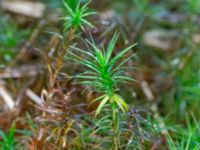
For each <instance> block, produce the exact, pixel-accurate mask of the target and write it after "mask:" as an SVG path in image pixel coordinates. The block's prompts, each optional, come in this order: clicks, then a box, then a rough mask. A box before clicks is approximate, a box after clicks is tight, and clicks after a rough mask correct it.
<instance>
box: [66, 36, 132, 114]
mask: <svg viewBox="0 0 200 150" xmlns="http://www.w3.org/2000/svg"><path fill="white" fill-rule="evenodd" d="M117 39H118V34H115V35H114V36H113V38H112V40H111V41H110V42H109V45H108V47H107V49H106V50H104V49H100V48H99V47H98V46H97V45H96V44H95V43H94V41H93V42H92V43H91V42H89V41H87V43H88V44H89V45H90V46H91V47H92V49H93V50H91V51H84V50H82V49H79V48H77V47H73V46H72V47H71V48H72V51H69V54H70V55H71V56H72V57H70V58H69V59H72V60H74V59H76V61H77V62H78V63H80V64H82V65H83V66H85V67H86V68H88V70H86V71H85V72H83V73H81V74H79V75H77V76H75V77H76V78H78V79H79V80H80V81H79V82H78V83H81V84H84V85H90V86H92V87H93V88H94V91H96V92H99V93H102V95H101V96H100V97H97V98H96V99H94V100H93V101H92V102H96V101H100V104H99V106H98V108H97V110H96V115H98V114H99V113H100V112H101V110H102V108H103V107H104V106H105V105H106V104H107V103H109V104H110V106H111V107H113V106H114V107H116V106H118V108H120V109H121V110H122V111H123V112H125V111H127V110H128V106H127V104H126V102H125V100H124V99H123V98H122V97H121V96H120V95H118V94H117V91H118V88H117V84H118V83H120V82H127V81H130V80H131V81H133V79H132V78H130V77H127V76H124V75H123V73H124V70H125V69H126V67H124V64H125V63H126V62H127V61H129V60H130V59H131V58H132V57H133V56H134V55H135V54H133V55H131V56H129V57H128V58H125V59H124V60H122V58H123V57H124V55H125V54H126V53H127V52H128V51H130V50H131V49H132V48H133V47H134V46H135V45H136V44H133V45H131V46H129V47H128V48H126V49H124V50H122V51H121V52H119V53H118V54H116V55H115V56H114V57H113V58H112V54H113V50H114V48H115V44H116V41H117ZM80 53H82V54H83V55H84V56H85V57H84V58H82V57H80ZM120 60H122V61H120Z"/></svg>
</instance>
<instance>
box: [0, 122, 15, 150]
mask: <svg viewBox="0 0 200 150" xmlns="http://www.w3.org/2000/svg"><path fill="white" fill-rule="evenodd" d="M15 131H16V128H15V125H12V127H11V129H10V130H9V132H8V133H4V132H3V131H1V130H0V148H1V150H14V149H15V145H16V141H15V138H14V135H15Z"/></svg>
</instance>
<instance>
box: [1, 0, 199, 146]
mask: <svg viewBox="0 0 200 150" xmlns="http://www.w3.org/2000/svg"><path fill="white" fill-rule="evenodd" d="M72 2H73V1H72ZM86 2H87V1H86V0H82V1H81V4H84V3H86ZM89 10H93V11H95V12H97V14H96V15H92V16H90V17H88V18H87V19H88V20H89V21H90V22H91V23H92V24H93V25H94V26H95V27H96V28H93V29H91V28H90V27H85V32H81V33H80V34H79V36H80V37H81V38H82V39H90V36H92V37H93V39H94V40H95V42H96V43H97V44H99V45H101V44H105V45H107V43H108V41H109V40H111V38H112V36H113V34H114V33H115V32H116V31H118V32H119V33H120V39H119V40H118V42H117V48H116V49H117V50H119V49H120V48H125V47H127V46H128V45H130V44H133V43H137V46H136V47H135V48H134V49H133V50H132V53H135V54H136V55H135V57H134V59H132V60H131V61H129V62H128V64H127V65H128V66H134V68H131V69H128V72H126V74H127V75H128V76H130V77H132V78H134V79H135V80H136V81H137V82H133V83H129V84H128V85H120V89H121V90H120V95H122V96H123V97H124V98H125V99H126V101H127V103H128V104H129V105H130V107H131V111H132V113H134V116H135V120H134V121H135V122H138V123H139V124H140V123H141V124H140V125H139V126H138V128H137V129H135V130H137V131H132V132H134V133H135V134H134V138H135V143H136V145H140V148H138V149H145V150H150V149H151V150H165V149H166V150H167V149H170V150H181V149H184V150H194V149H196V150H198V149H200V145H199V143H200V120H199V117H200V109H199V106H200V28H199V26H200V0H92V1H91V3H90V4H89ZM65 13H66V12H65V10H64V9H63V1H61V0H1V1H0V148H1V147H2V149H3V150H11V149H49V150H50V149H52V150H53V149H59V148H60V149H73V148H74V147H76V146H77V145H79V149H80V150H82V149H83V150H84V149H100V146H99V145H98V144H94V142H91V139H90V138H89V137H90V136H89V135H90V134H89V132H90V131H91V130H93V128H92V125H91V124H92V121H91V120H92V119H91V118H90V117H89V116H87V115H88V114H90V113H91V112H92V111H94V110H95V109H96V107H97V105H95V104H94V105H91V106H89V104H88V103H89V102H90V101H91V100H92V99H94V98H95V97H96V96H97V95H98V94H97V93H94V92H84V93H83V91H84V89H85V87H83V86H81V85H74V84H73V79H70V78H69V76H71V75H75V74H77V73H79V72H80V70H81V69H82V68H81V67H79V66H77V64H74V63H72V62H69V61H67V60H66V59H64V60H63V62H62V69H60V70H59V74H56V77H55V76H54V75H55V74H52V72H49V70H48V69H49V67H50V68H52V70H56V69H57V68H58V67H59V66H57V65H55V64H57V59H56V58H57V53H56V50H57V49H59V48H60V45H61V44H60V43H62V42H64V43H65V42H67V41H62V42H61V41H60V38H59V34H62V33H64V25H63V21H62V20H61V17H62V16H63V14H65ZM74 43H77V44H78V45H79V47H82V48H83V49H84V48H85V47H84V46H83V45H84V42H83V40H81V39H78V38H77V39H75V40H73V42H72V45H73V44H74ZM116 53H117V51H116ZM130 55H131V54H130ZM52 80H53V81H54V80H56V82H55V83H54V84H55V85H54V86H50V84H51V81H52ZM50 87H51V88H50ZM87 88H88V89H90V87H87ZM50 97H51V98H52V97H53V102H52V101H48V99H49V98H50ZM61 99H62V101H61ZM54 111H59V112H62V113H64V115H63V114H62V115H59V116H57V115H55V114H53V113H54ZM85 116H87V117H85ZM71 118H73V119H71ZM63 121H64V123H63ZM145 121H146V122H149V123H150V124H151V125H153V127H155V131H151V127H146V126H147V124H146V123H145ZM66 122H67V124H66ZM72 122H76V123H77V124H78V125H76V126H77V127H76V126H75V125H74V126H75V127H76V129H74V130H76V131H74V132H75V133H76V132H77V133H76V134H75V133H70V135H69V139H70V142H69V143H67V144H66V141H65V140H63V138H65V137H66V135H65V132H66V130H67V129H68V128H72V127H71V126H70V123H71V124H73V123H72ZM127 122H128V121H127ZM80 124H81V125H80ZM79 125H80V126H79ZM66 126H68V127H66ZM63 128H64V130H63ZM77 128H78V129H77ZM139 128H145V132H140V131H139ZM131 130H132V129H131ZM77 134H79V136H78V137H79V138H78V139H79V140H77ZM72 137H76V142H74V141H73V140H72V139H74V138H72ZM86 137H87V139H84V138H86ZM98 138H101V136H100V137H98ZM81 140H83V141H84V142H83V143H84V144H85V145H84V146H85V147H84V146H80V143H81V142H80V141H81ZM64 141H65V142H64ZM78 141H79V142H80V143H78ZM87 142H88V143H90V144H91V145H93V146H94V147H93V146H91V145H90V144H86V143H87ZM63 144H64V146H63ZM132 144H133V145H134V143H132ZM60 145H61V146H60ZM66 145H67V146H66ZM71 145H73V146H71ZM74 145H76V146H74ZM141 145H142V146H141ZM98 146H99V147H98ZM61 147H63V148H61ZM77 147H78V146H77ZM141 147H142V148H141ZM134 148H135V149H137V148H136V147H134V146H133V147H132V148H128V149H130V150H132V149H134ZM74 149H75V148H74ZM77 149H78V148H77ZM102 149H105V148H102Z"/></svg>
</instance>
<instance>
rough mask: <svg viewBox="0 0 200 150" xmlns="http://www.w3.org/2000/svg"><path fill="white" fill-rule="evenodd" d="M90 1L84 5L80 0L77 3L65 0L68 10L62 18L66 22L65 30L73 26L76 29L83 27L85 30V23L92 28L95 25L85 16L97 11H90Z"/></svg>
mask: <svg viewBox="0 0 200 150" xmlns="http://www.w3.org/2000/svg"><path fill="white" fill-rule="evenodd" d="M89 3H90V1H88V2H87V3H86V4H84V5H82V6H81V4H80V1H78V2H77V4H75V3H74V2H73V5H72V4H71V3H70V1H69V2H67V1H65V2H64V3H63V4H64V8H65V11H66V15H65V16H64V17H62V20H64V22H65V30H68V29H70V28H73V29H74V30H75V31H77V30H78V29H79V28H81V29H82V30H83V31H85V29H84V25H88V26H89V27H91V28H93V27H94V26H93V25H92V24H91V23H90V22H89V21H87V20H86V19H85V17H88V16H90V15H93V14H96V12H93V11H91V12H89V11H88V5H89ZM75 5H76V6H75Z"/></svg>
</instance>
